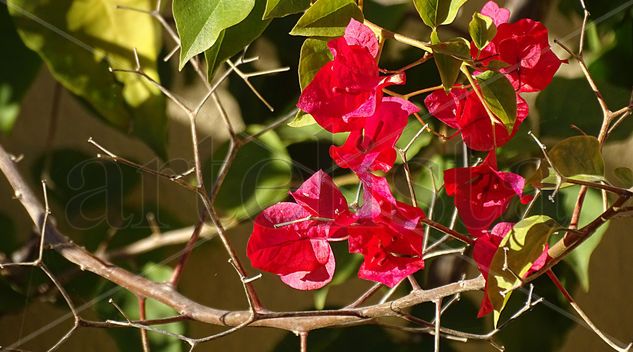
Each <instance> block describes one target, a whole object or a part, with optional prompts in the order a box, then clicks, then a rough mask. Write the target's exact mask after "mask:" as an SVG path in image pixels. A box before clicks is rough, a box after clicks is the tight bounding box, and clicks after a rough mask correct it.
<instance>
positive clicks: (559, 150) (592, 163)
mask: <svg viewBox="0 0 633 352" xmlns="http://www.w3.org/2000/svg"><path fill="white" fill-rule="evenodd" d="M549 158H550V159H551V161H552V163H553V164H554V165H552V166H554V168H555V169H556V170H557V171H558V172H559V173H560V174H561V175H562V176H564V177H569V178H583V179H586V180H601V179H603V177H604V160H603V159H602V152H601V151H600V143H599V142H598V139H596V137H592V136H575V137H570V138H567V139H564V140H562V141H560V142H558V143H557V144H556V145H555V146H554V147H553V148H552V149H551V150H550V151H549Z"/></svg>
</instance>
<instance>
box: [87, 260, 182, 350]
mask: <svg viewBox="0 0 633 352" xmlns="http://www.w3.org/2000/svg"><path fill="white" fill-rule="evenodd" d="M171 272H172V270H171V268H170V267H168V266H166V265H161V264H154V263H148V264H146V265H144V266H143V269H142V271H141V275H142V276H144V277H146V278H148V279H150V280H152V281H155V282H165V281H167V280H169V278H170V277H171ZM114 287H116V286H114V285H112V284H107V285H104V287H102V288H101V290H100V291H101V294H100V295H99V296H102V295H103V296H105V297H106V298H105V299H100V300H98V303H97V304H96V305H95V311H96V313H97V315H98V316H99V318H100V319H101V320H107V319H112V320H117V321H121V320H123V321H125V317H123V316H121V313H119V312H118V311H117V309H116V308H115V307H114V305H112V304H110V303H109V302H108V301H109V299H110V298H111V299H112V301H113V302H114V303H116V305H117V306H119V307H120V308H121V310H123V312H124V313H125V315H126V316H127V317H128V318H129V319H132V320H136V319H139V308H138V299H137V297H136V296H135V295H134V294H132V293H130V292H128V291H126V290H121V289H115V288H114ZM145 311H146V318H147V319H160V318H167V317H171V316H174V315H177V314H178V312H176V311H175V310H174V309H173V308H170V307H168V306H166V305H164V304H162V303H160V302H158V301H155V300H153V299H148V300H147V301H146V303H145ZM157 327H158V328H160V329H162V330H166V331H169V332H171V333H174V334H184V333H185V330H186V327H185V323H184V322H176V323H170V324H165V325H158V326H157ZM108 333H110V334H111V335H112V337H114V340H115V342H116V344H117V345H118V346H119V350H121V351H142V350H143V348H142V347H141V339H140V337H139V333H138V330H136V329H108ZM148 337H149V343H150V350H152V351H161V352H180V351H183V350H184V349H183V345H182V343H181V341H180V340H179V339H178V338H177V337H174V336H168V335H165V334H159V333H154V332H151V331H150V332H148Z"/></svg>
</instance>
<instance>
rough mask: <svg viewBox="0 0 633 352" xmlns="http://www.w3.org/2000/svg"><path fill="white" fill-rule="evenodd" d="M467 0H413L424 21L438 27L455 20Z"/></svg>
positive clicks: (428, 24) (430, 25) (432, 26)
mask: <svg viewBox="0 0 633 352" xmlns="http://www.w3.org/2000/svg"><path fill="white" fill-rule="evenodd" d="M466 1H467V0H413V4H414V5H415V9H416V10H418V13H419V14H420V17H421V18H422V21H424V23H425V24H426V25H427V26H429V27H431V28H436V27H437V26H439V25H442V24H450V23H452V22H453V21H454V20H455V17H456V16H457V11H459V9H460V8H461V7H462V5H464V3H466Z"/></svg>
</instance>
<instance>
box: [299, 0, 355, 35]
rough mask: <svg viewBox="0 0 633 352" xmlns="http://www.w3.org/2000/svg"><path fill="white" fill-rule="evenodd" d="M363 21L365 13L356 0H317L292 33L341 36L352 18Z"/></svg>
mask: <svg viewBox="0 0 633 352" xmlns="http://www.w3.org/2000/svg"><path fill="white" fill-rule="evenodd" d="M352 18H355V19H356V20H358V21H360V22H362V21H363V13H362V12H361V10H360V9H359V8H358V5H356V2H355V1H354V0H317V2H315V3H314V4H313V5H312V6H310V8H309V9H308V10H307V11H306V12H305V13H304V14H303V16H301V18H299V21H297V24H296V25H295V26H294V28H293V29H292V30H291V31H290V34H291V35H302V36H308V37H339V36H342V35H343V34H344V33H345V27H347V24H349V21H350V19H352Z"/></svg>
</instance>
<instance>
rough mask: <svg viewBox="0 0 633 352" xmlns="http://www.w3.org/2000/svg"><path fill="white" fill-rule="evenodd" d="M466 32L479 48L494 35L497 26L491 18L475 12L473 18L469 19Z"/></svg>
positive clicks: (486, 43)
mask: <svg viewBox="0 0 633 352" xmlns="http://www.w3.org/2000/svg"><path fill="white" fill-rule="evenodd" d="M468 33H469V34H470V37H471V38H472V39H473V43H475V46H476V47H477V48H478V49H479V50H481V49H483V48H484V47H485V46H486V45H488V43H490V41H491V40H492V38H494V37H495V34H497V27H496V26H495V24H494V22H493V21H492V18H490V17H488V16H486V15H482V14H480V13H479V12H475V13H474V14H473V19H472V20H470V23H469V24H468Z"/></svg>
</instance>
